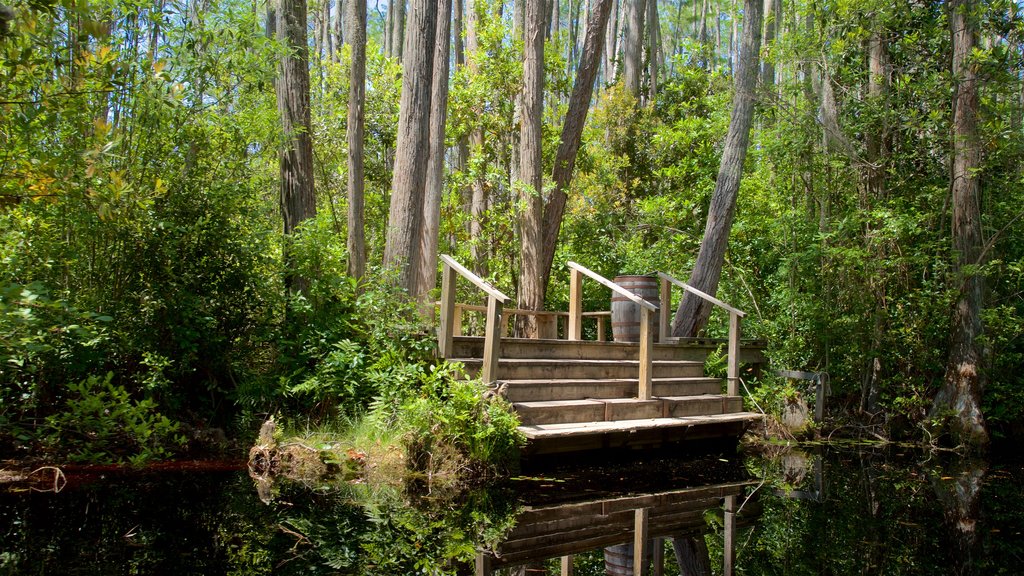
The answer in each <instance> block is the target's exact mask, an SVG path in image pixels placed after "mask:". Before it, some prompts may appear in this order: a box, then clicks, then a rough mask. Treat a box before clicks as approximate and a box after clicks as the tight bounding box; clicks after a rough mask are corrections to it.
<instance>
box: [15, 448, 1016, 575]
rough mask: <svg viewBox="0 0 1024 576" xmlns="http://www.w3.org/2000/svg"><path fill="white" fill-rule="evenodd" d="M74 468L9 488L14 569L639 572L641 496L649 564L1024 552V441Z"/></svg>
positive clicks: (928, 561) (758, 571)
mask: <svg viewBox="0 0 1024 576" xmlns="http://www.w3.org/2000/svg"><path fill="white" fill-rule="evenodd" d="M769 452H770V453H769ZM65 480H66V483H64V482H62V484H61V490H60V492H59V493H53V491H52V486H50V487H49V488H51V490H47V489H46V488H47V487H44V486H42V485H41V484H40V483H37V484H36V485H35V486H36V489H35V490H27V489H25V490H19V491H15V490H10V489H7V490H4V492H3V493H2V494H0V520H2V522H0V525H2V526H3V528H2V531H3V534H2V541H3V543H4V544H3V549H2V551H0V573H2V574H44V573H46V574H48V573H52V574H367V575H372V574H396V575H397V574H414V573H417V574H418V573H425V574H474V573H475V574H494V575H501V574H524V573H526V574H536V575H541V574H551V575H559V574H566V573H567V572H564V571H562V570H563V565H562V562H563V558H568V560H567V561H568V562H570V563H571V566H572V570H573V571H572V572H568V573H571V574H577V575H595V576H596V575H599V574H600V575H603V574H606V570H608V572H607V573H608V574H620V573H622V574H626V573H628V574H633V572H632V569H631V563H632V560H633V548H632V547H633V546H634V535H635V522H634V520H635V518H636V517H637V516H638V514H637V512H638V511H641V512H642V514H643V517H644V522H645V530H646V534H647V535H648V539H649V540H648V541H647V543H646V544H645V546H647V552H648V554H647V555H646V558H647V561H648V562H649V564H648V570H647V571H645V572H644V574H666V575H675V574H754V575H768V574H780V575H782V574H785V575H800V574H823V573H824V574H837V575H845V574H850V575H853V574H887V575H888V574H899V575H916V574H964V575H967V574H1017V573H1019V569H1020V567H1021V566H1022V565H1024V564H1022V561H1024V538H1022V531H1024V504H1022V500H1021V494H1020V486H1021V483H1022V482H1024V461H1021V460H1020V459H1019V455H1017V457H1016V458H1014V459H1010V460H1004V461H999V460H991V461H983V460H974V461H966V460H962V459H958V458H949V457H948V455H936V454H932V453H928V452H922V451H920V450H919V449H917V448H915V447H912V446H898V445H887V446H879V445H877V444H875V445H871V444H868V443H864V442H844V443H832V444H829V445H811V446H804V447H802V448H784V447H775V448H773V449H772V450H770V451H766V452H765V453H763V454H759V455H753V454H748V455H736V454H735V453H729V452H726V453H721V454H719V453H714V454H706V455H704V456H696V457H689V458H680V457H679V455H678V454H669V453H665V452H653V453H651V454H649V455H646V456H644V457H642V458H640V459H637V458H636V455H635V454H634V455H632V456H631V457H629V458H617V459H612V460H608V461H605V462H577V463H574V464H573V465H572V466H561V467H555V468H549V469H547V470H545V471H543V472H537V473H536V475H531V474H530V473H524V474H522V475H520V476H515V477H511V478H507V479H504V480H502V481H500V482H495V483H492V484H485V485H479V486H473V487H472V488H470V489H461V488H460V489H455V490H453V489H451V487H450V486H449V487H447V488H446V487H445V486H443V485H439V486H431V485H429V484H427V483H425V482H423V481H422V479H419V480H407V481H397V482H388V483H383V484H378V485H372V484H368V483H365V482H361V481H355V482H353V481H338V482H334V483H311V482H308V481H303V480H301V479H290V480H289V479H283V478H282V479H279V480H278V483H277V485H275V486H274V488H273V496H272V497H271V498H268V500H267V501H266V502H263V501H262V500H261V499H260V497H259V495H258V493H257V489H256V487H255V486H254V482H253V479H252V478H250V476H249V473H248V472H247V471H245V470H244V469H234V470H212V469H206V470H190V469H183V470H179V471H172V472H166V471H165V472H156V473H150V474H139V473H133V472H127V473H125V472H119V473H110V472H90V471H88V470H81V471H73V472H67V473H66V478H65ZM677 550H678V552H677ZM606 563H608V567H607V568H606ZM680 563H682V565H684V566H685V567H686V570H689V571H680V570H681V569H680V567H679V566H680ZM626 564H629V567H626V568H623V566H625V565H626ZM656 565H658V566H660V567H661V570H662V571H661V572H653V571H652V570H654V566H656ZM482 566H486V570H487V571H482V570H483V569H484V568H482ZM623 569H627V570H629V571H628V572H622V571H621V570H623ZM524 570H527V571H526V572H524ZM616 570H619V571H616ZM694 570H696V571H694Z"/></svg>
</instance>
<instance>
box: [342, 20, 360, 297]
mask: <svg viewBox="0 0 1024 576" xmlns="http://www.w3.org/2000/svg"><path fill="white" fill-rule="evenodd" d="M338 1H339V2H340V0H338ZM347 12H348V13H347V14H346V20H347V22H348V39H349V45H350V46H351V47H352V65H351V67H350V69H349V94H348V128H347V132H348V134H347V137H348V274H349V276H353V277H356V278H360V277H362V276H363V274H365V273H366V230H365V220H364V214H363V213H364V197H363V186H364V183H363V124H364V119H365V110H364V105H365V102H366V0H348V11H347Z"/></svg>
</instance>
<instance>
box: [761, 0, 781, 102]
mask: <svg viewBox="0 0 1024 576" xmlns="http://www.w3.org/2000/svg"><path fill="white" fill-rule="evenodd" d="M779 1H780V0H764V43H763V46H764V49H765V50H767V51H771V50H775V33H776V30H777V29H778V20H777V15H778V13H779V9H778V8H779ZM773 60H774V55H773V54H769V55H768V58H766V59H765V60H764V61H763V62H761V86H763V87H764V89H765V93H770V92H771V91H772V90H774V88H775V64H774V63H773Z"/></svg>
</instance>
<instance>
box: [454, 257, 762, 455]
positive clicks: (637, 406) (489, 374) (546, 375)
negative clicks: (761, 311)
mask: <svg viewBox="0 0 1024 576" xmlns="http://www.w3.org/2000/svg"><path fill="white" fill-rule="evenodd" d="M441 260H442V262H443V263H444V266H443V277H442V288H441V301H440V303H439V309H440V315H439V316H440V322H439V328H438V353H439V355H440V356H441V357H443V358H447V359H450V360H453V361H459V362H462V363H463V364H464V365H465V366H466V369H467V372H468V373H469V375H471V376H476V377H479V378H481V379H482V380H483V381H484V382H487V383H489V384H491V385H492V386H494V388H495V390H496V391H497V392H498V393H499V394H501V395H502V396H504V397H505V398H507V399H508V400H509V401H510V402H511V403H512V406H513V407H514V409H515V411H516V413H517V414H518V415H519V418H520V421H521V423H522V426H520V430H521V431H522V433H523V434H524V435H525V436H526V438H527V439H528V445H527V446H526V449H525V450H524V455H525V456H531V455H542V454H552V453H563V452H578V451H587V450H595V449H601V448H612V447H627V446H628V447H641V448H644V447H655V446H659V445H664V444H666V443H675V442H680V441H686V440H695V439H709V438H738V437H739V436H740V435H742V434H743V431H744V430H745V429H746V428H747V427H748V426H749V425H750V424H751V423H753V422H755V421H757V420H759V419H760V418H761V415H760V414H758V413H752V412H745V411H744V410H743V400H742V397H741V396H740V393H739V383H740V367H741V365H743V364H747V365H752V366H754V367H755V369H756V368H758V367H760V365H761V364H762V363H764V362H765V356H764V349H765V343H764V342H758V341H742V340H741V339H740V323H741V320H742V318H743V317H744V316H745V314H744V312H742V311H741V310H738V309H736V308H734V307H732V306H730V305H728V304H726V303H724V302H722V301H720V300H718V299H716V298H714V297H713V296H710V295H708V294H705V293H704V292H701V291H700V290H696V289H695V288H692V287H690V286H688V285H687V284H685V283H684V282H680V281H679V280H676V279H675V278H673V277H671V276H669V275H667V274H659V275H658V278H657V280H658V282H659V284H660V289H659V297H658V298H659V300H658V302H657V303H655V302H652V301H649V300H645V299H643V298H641V297H639V296H638V295H636V294H634V293H633V292H632V291H630V290H627V289H625V288H623V287H622V286H620V285H618V284H616V283H614V282H612V281H610V280H608V279H606V278H604V277H602V276H600V275H598V274H596V273H594V272H592V271H590V270H588V269H586V268H585V267H583V266H580V265H579V264H576V263H574V262H569V263H568V266H569V268H570V270H571V278H570V296H569V300H570V302H569V310H568V311H567V312H552V311H531V310H512V309H506V308H505V305H506V304H507V303H509V302H510V301H511V300H510V299H509V297H508V296H506V295H504V294H502V293H501V292H500V291H498V290H497V289H495V288H494V287H492V286H491V285H489V284H488V283H487V282H485V281H484V280H482V279H481V278H479V277H478V276H476V275H474V274H473V273H472V272H470V271H469V270H467V269H466V268H464V267H463V266H461V265H459V264H458V263H457V262H455V261H454V260H453V259H452V258H451V257H449V256H441ZM459 276H461V277H463V278H465V279H466V280H468V281H469V282H470V283H471V284H473V285H474V286H475V287H476V288H478V289H479V290H481V291H482V292H483V293H484V294H485V295H486V296H487V305H486V306H469V305H466V304H459V303H457V302H456V301H455V295H456V289H455V282H456V279H457V278H458V277H459ZM584 278H589V279H590V280H592V281H595V282H597V283H598V284H601V285H603V286H605V287H607V288H609V289H610V290H611V291H612V293H613V294H615V295H616V298H620V299H625V300H628V302H626V304H629V303H630V302H631V303H632V304H631V305H633V306H635V307H636V308H635V309H636V310H638V311H639V312H640V314H639V318H640V321H639V322H638V324H639V335H638V338H639V341H637V342H608V341H605V338H604V331H603V326H602V324H600V321H601V320H602V319H605V320H607V317H608V314H609V313H608V312H606V311H592V312H584V311H583V306H582V300H581V298H582V293H583V291H582V284H583V280H584ZM673 287H678V288H682V289H683V290H685V291H686V292H689V293H691V294H694V295H696V296H697V297H699V298H702V299H704V300H705V301H707V302H709V303H710V304H712V305H714V306H717V307H719V308H720V309H722V310H724V311H725V312H726V313H727V314H728V318H729V332H728V333H729V337H728V339H726V340H714V339H704V338H670V337H668V329H669V320H670V317H669V309H670V307H671V289H672V288H673ZM467 311H469V312H480V313H483V314H484V317H483V319H482V320H483V322H477V327H478V328H480V327H482V335H480V336H466V335H463V334H465V332H466V331H465V330H463V314H464V313H465V312H467ZM511 315H519V316H523V315H526V316H533V317H535V318H536V319H537V321H538V324H539V325H543V328H542V329H541V330H540V334H541V335H543V336H548V337H547V338H538V339H523V338H512V337H510V336H509V316H511ZM559 318H562V319H564V320H565V323H564V325H563V326H562V328H563V329H562V330H561V333H562V338H557V337H556V336H557V335H558V334H559V325H558V319H559ZM587 318H591V319H594V318H596V319H598V321H599V324H598V329H597V337H598V339H597V340H594V341H585V340H583V339H582V338H583V332H584V331H583V322H584V320H586V319H587ZM541 320H543V322H541ZM719 349H724V350H725V351H726V372H727V374H726V377H725V378H724V379H722V378H712V377H709V376H708V375H706V374H705V372H704V364H705V361H706V360H707V357H708V355H709V354H710V353H711V352H712V351H716V350H719Z"/></svg>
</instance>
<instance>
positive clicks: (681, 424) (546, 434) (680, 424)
mask: <svg viewBox="0 0 1024 576" xmlns="http://www.w3.org/2000/svg"><path fill="white" fill-rule="evenodd" d="M760 419H761V414H758V413H754V412H733V413H730V414H714V415H710V416H687V417H676V418H646V419H638V420H618V421H614V422H574V423H568V424H533V425H523V426H520V427H519V430H520V431H521V432H522V433H523V435H524V436H526V438H527V439H528V440H541V439H554V438H574V437H582V436H594V435H601V434H611V433H622V432H624V433H633V432H638V431H642V430H659V429H669V428H688V427H694V426H705V425H714V424H723V423H729V422H752V421H756V420H760Z"/></svg>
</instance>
